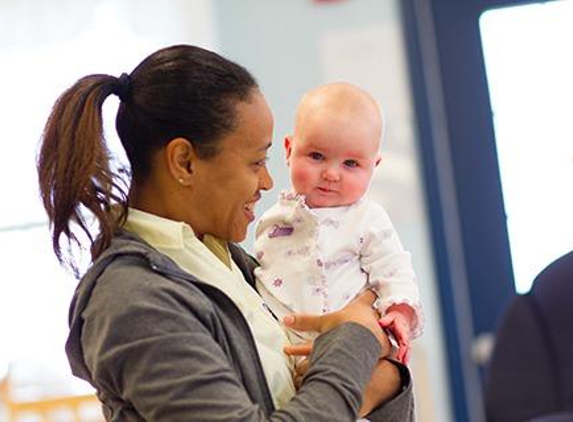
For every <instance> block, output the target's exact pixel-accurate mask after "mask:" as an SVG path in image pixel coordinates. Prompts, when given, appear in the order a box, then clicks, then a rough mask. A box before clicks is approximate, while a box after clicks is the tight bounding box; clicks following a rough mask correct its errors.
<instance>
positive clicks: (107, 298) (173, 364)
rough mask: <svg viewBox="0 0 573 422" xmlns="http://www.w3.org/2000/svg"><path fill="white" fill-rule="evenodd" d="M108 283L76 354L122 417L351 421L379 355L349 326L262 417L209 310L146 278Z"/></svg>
mask: <svg viewBox="0 0 573 422" xmlns="http://www.w3.org/2000/svg"><path fill="white" fill-rule="evenodd" d="M116 276H117V274H116ZM110 277H112V278H113V274H111V275H108V277H107V280H105V279H103V280H100V282H101V284H99V283H98V284H99V285H98V287H96V289H95V290H94V293H93V296H92V298H91V299H90V303H89V305H88V307H87V308H86V309H85V310H84V312H83V317H84V320H85V326H84V330H83V333H82V345H83V350H84V357H85V361H86V364H87V366H88V367H89V369H90V372H91V374H92V377H93V378H94V379H95V380H96V381H95V384H96V386H97V388H98V390H100V391H102V392H103V393H104V396H107V397H109V398H111V400H113V401H115V402H120V403H121V405H118V407H122V406H123V407H126V406H127V407H128V408H129V409H128V410H129V412H130V413H136V414H137V415H139V418H141V419H142V420H149V421H162V420H168V421H173V422H177V421H191V420H201V421H205V422H211V421H231V420H241V421H266V420H270V421H291V422H292V421H315V422H321V421H324V422H327V421H328V422H333V421H341V422H342V421H353V420H354V419H355V415H356V414H357V411H358V407H359V405H360V399H361V392H362V390H363V388H364V386H365V384H366V382H367V380H368V379H369V378H370V374H371V373H372V370H373V368H374V365H375V364H376V361H377V359H378V356H379V353H380V346H379V344H378V342H377V340H376V339H375V338H374V336H372V334H370V332H368V330H366V329H365V328H363V327H361V326H359V325H357V324H345V325H343V326H340V327H338V328H336V329H334V330H331V331H330V332H328V333H326V334H325V335H322V336H320V337H319V338H318V339H317V340H316V343H315V349H314V353H313V356H312V364H311V367H310V369H309V371H308V374H307V377H306V379H305V383H304V385H303V386H302V387H301V389H300V390H299V392H298V393H297V394H296V396H295V397H294V398H293V400H292V401H291V402H289V404H287V405H286V406H285V407H284V408H282V409H281V410H278V411H275V412H274V413H273V414H272V415H266V414H265V413H264V411H263V410H262V409H261V407H260V406H259V405H258V404H257V403H254V402H253V401H252V399H251V398H250V397H249V394H248V393H247V391H246V389H245V387H244V385H243V384H242V382H241V380H240V379H239V375H238V374H237V372H236V371H235V370H234V369H233V367H232V364H231V362H229V358H228V355H229V354H228V351H227V353H225V351H224V350H223V348H222V346H221V345H220V344H219V343H217V342H216V341H215V339H214V336H213V330H216V329H217V327H215V326H214V325H213V326H209V324H210V322H209V320H208V319H207V320H206V319H205V318H204V315H205V314H209V312H212V309H208V302H207V303H205V304H203V305H200V304H199V305H198V304H197V303H195V302H193V304H192V306H191V304H190V303H189V301H188V299H189V298H188V292H186V291H185V287H184V286H180V285H177V284H175V283H171V282H167V281H165V280H162V279H161V277H158V276H156V275H153V274H149V273H148V272H145V271H140V272H139V273H133V272H132V273H130V277H126V278H125V279H122V280H121V283H118V282H113V283H112V282H110V281H112V280H110ZM113 281H117V280H113ZM158 283H159V285H158ZM201 306H205V309H201ZM213 324H214V322H213ZM218 329H221V327H219V328H218ZM253 360H254V359H253ZM253 368H254V369H253V370H256V368H255V367H254V366H253ZM115 404H117V403H115ZM118 420H123V419H121V418H120V419H118Z"/></svg>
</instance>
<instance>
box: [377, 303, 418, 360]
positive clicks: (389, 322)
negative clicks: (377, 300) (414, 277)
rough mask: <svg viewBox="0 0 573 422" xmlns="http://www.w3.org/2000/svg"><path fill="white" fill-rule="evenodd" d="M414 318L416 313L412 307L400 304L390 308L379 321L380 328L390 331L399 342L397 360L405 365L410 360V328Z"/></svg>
mask: <svg viewBox="0 0 573 422" xmlns="http://www.w3.org/2000/svg"><path fill="white" fill-rule="evenodd" d="M413 318H414V311H413V310H412V308H411V307H410V306H408V305H406V304H398V305H392V306H390V307H389V308H388V310H387V311H386V314H385V315H384V316H383V317H382V318H380V321H379V324H380V326H381V327H382V328H385V329H388V330H389V331H390V332H391V333H392V335H393V336H394V339H395V340H396V341H397V342H398V355H397V356H396V358H397V359H398V361H400V362H402V363H403V364H404V365H407V364H408V361H409V360H410V326H411V321H412V319H413Z"/></svg>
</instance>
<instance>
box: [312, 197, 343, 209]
mask: <svg viewBox="0 0 573 422" xmlns="http://www.w3.org/2000/svg"><path fill="white" fill-rule="evenodd" d="M306 205H307V206H308V207H309V208H336V207H344V206H345V205H347V204H344V203H341V202H340V201H335V200H329V199H327V198H312V197H310V198H309V197H307V198H306Z"/></svg>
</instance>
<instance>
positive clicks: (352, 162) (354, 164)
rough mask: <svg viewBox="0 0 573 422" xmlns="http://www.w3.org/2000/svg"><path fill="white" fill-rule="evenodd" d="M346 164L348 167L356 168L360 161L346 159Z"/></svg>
mask: <svg viewBox="0 0 573 422" xmlns="http://www.w3.org/2000/svg"><path fill="white" fill-rule="evenodd" d="M344 165H345V166H346V167H350V168H355V167H358V161H356V160H346V161H344Z"/></svg>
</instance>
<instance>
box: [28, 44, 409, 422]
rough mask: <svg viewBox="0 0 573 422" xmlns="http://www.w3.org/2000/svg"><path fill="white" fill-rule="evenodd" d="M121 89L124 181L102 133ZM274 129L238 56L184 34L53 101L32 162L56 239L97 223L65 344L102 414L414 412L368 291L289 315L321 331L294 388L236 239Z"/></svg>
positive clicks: (261, 181) (250, 263)
mask: <svg viewBox="0 0 573 422" xmlns="http://www.w3.org/2000/svg"><path fill="white" fill-rule="evenodd" d="M112 93H114V94H117V95H118V96H119V98H120V100H121V104H120V107H119V110H118V114H117V119H116V128H117V132H118V134H119V137H120V140H121V142H122V145H123V147H124V148H125V151H126V153H127V157H128V160H129V163H130V166H131V169H130V170H131V181H130V188H129V192H128V193H126V192H124V191H123V189H122V183H121V179H120V178H119V177H118V175H117V174H114V172H113V171H112V170H111V167H110V163H109V158H108V151H107V149H106V146H105V142H104V140H103V133H102V122H101V107H102V104H103V102H104V101H105V99H106V98H107V97H108V96H109V95H110V94H112ZM272 126H273V121H272V115H271V112H270V110H269V108H268V106H267V104H266V102H265V99H264V97H263V96H262V94H261V93H260V91H259V89H258V87H257V84H256V82H255V80H254V79H253V77H252V76H251V75H250V74H249V73H248V72H247V71H246V70H245V69H243V68H242V67H240V66H238V65H237V64H235V63H232V62H230V61H228V60H226V59H224V58H223V57H221V56H219V55H217V54H215V53H213V52H210V51H207V50H203V49H201V48H198V47H193V46H185V45H181V46H174V47H170V48H166V49H163V50H160V51H157V52H156V53H154V54H152V55H151V56H149V57H148V58H146V59H145V60H144V61H143V62H142V63H141V64H140V65H139V66H137V68H136V69H135V70H134V71H133V72H132V73H131V75H129V76H128V75H126V74H124V75H122V76H121V77H120V78H115V77H112V76H107V75H92V76H87V77H85V78H83V79H80V80H79V81H78V82H77V83H76V84H75V85H74V86H72V87H71V88H70V89H69V90H67V91H66V92H65V93H64V94H63V95H62V96H61V97H60V99H59V100H58V102H57V103H56V105H55V106H54V109H53V111H52V114H51V116H50V118H49V120H48V122H47V125H46V128H45V131H44V136H43V142H42V147H41V151H40V156H39V162H38V171H39V179H40V187H41V192H42V198H43V201H44V206H45V208H46V211H47V213H48V216H49V218H50V222H51V224H52V227H53V246H54V251H55V253H56V255H57V257H58V259H59V260H60V261H62V262H69V263H72V266H73V259H71V260H68V258H70V257H69V256H65V254H63V252H62V245H61V241H62V236H63V238H64V240H65V239H67V241H68V246H69V245H70V243H73V242H78V236H80V235H86V236H87V238H88V240H89V243H90V245H91V252H92V258H93V261H94V262H93V264H92V266H91V268H90V269H89V270H88V272H87V273H86V274H85V275H84V276H83V278H82V280H81V282H80V284H79V286H78V288H77V291H76V294H75V296H74V299H73V302H72V305H71V311H70V325H71V329H70V336H69V338H68V342H67V344H66V351H67V353H68V358H69V360H70V364H71V367H72V370H73V372H74V374H75V375H77V376H79V377H81V378H84V379H86V380H87V381H89V382H90V383H91V384H92V385H93V386H94V387H95V388H96V389H97V393H98V397H99V398H100V400H101V401H102V403H103V409H104V414H105V417H106V419H107V420H110V421H142V420H150V421H159V420H168V421H180V420H181V421H183V420H185V421H186V420H199V421H216V420H217V421H230V420H245V421H247V420H248V421H259V420H294V421H327V420H328V421H333V420H341V421H350V420H354V419H355V418H356V417H357V415H358V412H359V408H360V405H361V403H362V408H361V409H360V414H363V415H364V414H369V418H371V419H372V420H380V419H382V418H385V419H384V420H391V418H395V420H409V418H411V417H412V415H411V412H412V405H411V401H412V395H411V394H412V393H411V385H410V379H409V374H408V371H407V369H405V368H404V367H402V366H400V365H398V364H394V363H391V362H390V361H388V360H380V362H378V361H379V358H380V357H381V356H385V355H386V354H387V352H388V343H387V339H386V337H385V336H384V334H383V333H382V332H381V330H380V328H379V327H378V324H377V318H376V317H377V315H376V314H375V312H374V311H373V310H372V308H371V303H372V301H373V296H372V294H371V293H368V294H366V295H364V296H363V297H361V298H360V299H359V300H358V301H356V302H355V303H353V304H352V305H350V306H349V307H348V308H346V309H344V310H343V311H341V312H338V313H335V314H332V315H329V316H327V317H306V316H300V315H299V316H294V317H292V318H289V319H288V320H287V321H285V322H286V323H287V324H290V325H291V326H293V327H294V328H296V329H303V330H304V329H312V330H317V331H319V332H323V333H324V334H322V335H321V336H319V337H318V339H317V340H316V342H315V344H314V347H313V352H312V355H311V357H310V363H309V365H308V369H307V370H306V368H305V370H306V374H305V376H304V380H303V381H302V385H301V386H300V388H299V389H298V391H296V392H295V389H294V385H293V381H292V376H291V371H290V360H289V357H288V356H286V355H285V354H284V353H283V350H282V348H283V346H284V345H285V344H286V338H285V337H284V333H283V331H282V330H281V327H280V325H279V323H278V322H277V321H276V320H275V319H274V318H273V316H272V315H271V314H270V313H269V312H268V311H267V309H266V308H265V306H264V303H263V302H262V300H261V299H260V297H259V296H258V295H257V294H256V292H255V290H254V288H253V287H251V286H252V285H254V283H253V278H252V270H253V268H254V267H255V266H256V263H255V262H254V260H253V259H252V258H251V257H249V256H248V255H246V254H245V253H244V252H243V251H242V250H241V249H240V248H239V247H237V246H236V245H234V242H240V241H242V240H243V239H244V238H245V236H246V233H247V227H248V225H249V224H250V223H251V222H252V221H253V220H254V218H255V215H254V207H255V204H256V203H257V201H258V200H259V198H260V191H262V190H268V189H270V188H271V187H272V179H271V177H270V175H269V173H268V171H267V168H266V158H267V151H268V149H269V147H270V145H271V137H272ZM86 211H87V212H89V213H91V214H93V215H94V216H95V219H96V222H97V223H98V234H97V237H95V236H92V234H91V233H92V231H93V229H92V228H91V227H90V226H89V224H88V222H87V221H86V217H85V215H86ZM77 229H79V232H78V230H77ZM90 230H91V231H90ZM69 250H70V249H68V251H69ZM74 268H75V267H74ZM290 352H291V353H295V354H296V353H299V351H297V350H296V349H291V350H290ZM369 379H370V381H369ZM367 384H368V386H367V387H366V385H367ZM365 387H366V388H365ZM363 392H364V397H362V393H363Z"/></svg>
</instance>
